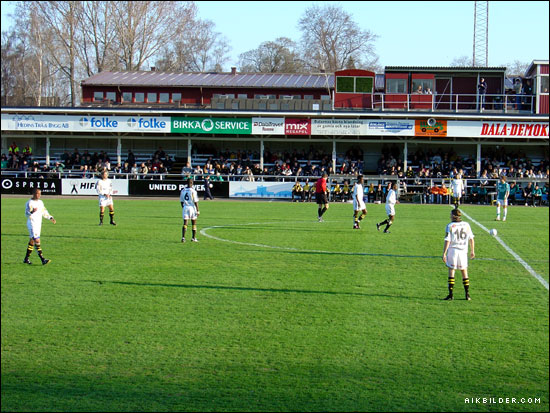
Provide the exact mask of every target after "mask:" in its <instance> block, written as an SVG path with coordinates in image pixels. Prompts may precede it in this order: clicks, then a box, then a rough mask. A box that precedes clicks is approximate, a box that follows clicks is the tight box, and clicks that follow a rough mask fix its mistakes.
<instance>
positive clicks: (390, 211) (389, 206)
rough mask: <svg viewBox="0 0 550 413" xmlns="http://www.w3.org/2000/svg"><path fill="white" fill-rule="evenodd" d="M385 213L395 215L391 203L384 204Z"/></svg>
mask: <svg viewBox="0 0 550 413" xmlns="http://www.w3.org/2000/svg"><path fill="white" fill-rule="evenodd" d="M386 214H387V215H389V216H394V215H395V207H394V206H393V205H391V204H386Z"/></svg>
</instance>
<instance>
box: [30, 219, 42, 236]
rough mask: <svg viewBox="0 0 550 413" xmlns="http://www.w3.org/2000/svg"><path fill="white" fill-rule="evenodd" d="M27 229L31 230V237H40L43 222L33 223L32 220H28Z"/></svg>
mask: <svg viewBox="0 0 550 413" xmlns="http://www.w3.org/2000/svg"><path fill="white" fill-rule="evenodd" d="M27 229H28V230H29V237H31V238H32V239H38V238H40V230H41V229H42V224H38V225H36V224H35V225H33V224H32V223H31V222H30V221H27Z"/></svg>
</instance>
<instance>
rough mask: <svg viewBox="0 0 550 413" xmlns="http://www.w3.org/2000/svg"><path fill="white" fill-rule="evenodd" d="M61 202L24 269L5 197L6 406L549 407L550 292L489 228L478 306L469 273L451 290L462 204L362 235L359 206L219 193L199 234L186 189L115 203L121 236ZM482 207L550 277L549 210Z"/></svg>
mask: <svg viewBox="0 0 550 413" xmlns="http://www.w3.org/2000/svg"><path fill="white" fill-rule="evenodd" d="M43 201H44V203H45V205H46V207H47V208H48V210H49V211H50V213H51V214H53V215H54V216H55V218H56V219H57V224H56V225H53V224H52V223H50V222H47V221H44V223H43V227H42V247H43V250H44V254H45V256H46V258H49V259H51V260H52V262H51V263H50V264H49V265H47V266H44V267H43V266H41V265H39V263H40V261H39V259H38V257H37V256H36V252H33V255H32V256H31V261H33V262H34V264H33V265H32V266H25V265H23V264H22V260H23V257H24V254H25V250H26V245H27V241H28V235H27V230H26V218H25V216H24V205H25V202H26V198H2V218H1V223H2V229H1V237H2V388H1V393H2V411H548V408H549V404H548V399H549V391H548V386H549V382H548V369H549V365H548V360H549V356H548V351H549V341H548V333H549V331H548V330H549V329H548V310H549V308H548V290H547V289H546V288H545V287H544V286H543V285H541V283H540V282H539V281H537V280H536V279H535V278H533V277H532V276H531V275H530V274H529V273H528V272H527V271H526V270H525V268H524V267H523V266H521V265H520V264H519V263H518V262H517V261H516V260H515V259H514V258H513V257H512V256H511V255H510V254H509V253H508V252H506V250H505V249H504V248H503V247H502V246H501V245H500V244H499V243H498V242H497V241H496V240H495V239H494V238H492V237H491V236H489V234H487V233H486V232H484V231H482V230H481V229H480V228H479V227H478V226H476V225H475V224H472V229H473V231H474V234H475V235H476V238H475V241H476V254H477V257H478V258H477V259H475V260H473V261H471V263H470V268H469V272H470V279H471V287H470V292H471V295H472V299H473V301H471V302H467V301H465V300H464V299H463V297H464V294H463V289H462V285H461V282H460V276H457V283H456V287H455V296H456V299H455V301H453V302H446V301H442V300H441V299H442V298H443V297H444V296H445V295H446V294H447V282H446V281H447V269H446V267H445V265H444V264H443V262H442V260H441V253H442V249H443V237H444V231H445V226H446V224H447V223H448V222H449V213H450V210H451V208H450V207H449V206H440V205H409V204H398V205H397V206H396V220H395V224H394V225H393V227H392V228H391V234H383V233H381V232H377V231H376V227H375V223H376V222H380V221H382V220H383V219H385V212H384V206H383V205H372V204H368V205H367V208H368V211H369V213H368V215H367V218H366V219H365V220H364V221H363V222H362V228H361V230H353V229H352V224H353V220H352V206H351V205H350V204H331V207H330V209H329V210H328V212H327V213H326V214H325V222H323V223H318V222H317V219H316V214H317V208H316V205H314V204H312V203H307V204H303V203H289V202H288V203H287V202H271V203H270V202H253V201H247V202H238V201H214V202H201V203H200V209H201V215H200V217H199V221H198V227H199V231H202V233H199V235H198V238H199V240H200V242H199V243H191V242H187V243H185V244H182V243H181V242H180V238H181V224H182V221H181V207H180V205H179V202H178V201H177V200H175V199H169V200H168V199H167V200H131V199H116V200H115V208H116V216H115V217H116V221H117V222H118V224H119V225H118V226H117V227H111V226H110V225H108V224H107V225H104V226H103V227H98V226H97V222H98V207H97V199H96V198H76V199H56V198H53V197H48V196H44V197H43ZM463 209H464V211H465V212H466V213H467V214H469V215H470V216H471V217H472V218H474V219H475V220H477V221H478V222H480V223H482V224H483V225H485V226H486V227H488V228H497V229H498V231H499V236H500V237H501V238H502V240H503V241H504V242H505V243H506V244H507V245H508V246H509V247H510V248H511V249H512V250H514V251H515V252H516V253H517V254H518V255H519V256H520V257H521V258H523V259H524V260H525V261H526V262H527V263H528V264H529V265H530V266H531V267H532V268H533V269H534V270H535V271H536V272H537V273H538V274H539V275H540V276H541V277H542V278H544V279H545V280H546V281H548V276H549V264H548V257H549V248H548V236H549V222H548V209H547V208H528V207H511V208H510V212H509V214H508V222H505V223H503V222H494V221H492V220H493V219H494V217H495V208H494V207H480V206H468V205H466V206H464V208H463ZM106 221H108V219H107V217H106ZM189 231H190V230H189ZM189 238H190V234H189V235H188V239H189ZM476 398H478V399H479V400H478V401H476ZM483 398H485V401H484V400H483ZM499 398H502V399H505V398H508V399H509V400H508V402H506V400H503V401H502V402H500V400H499ZM512 398H514V399H515V401H516V402H515V403H512V400H511V399H512ZM522 399H523V400H522ZM522 401H523V402H522Z"/></svg>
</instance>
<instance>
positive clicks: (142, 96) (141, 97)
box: [135, 92, 145, 103]
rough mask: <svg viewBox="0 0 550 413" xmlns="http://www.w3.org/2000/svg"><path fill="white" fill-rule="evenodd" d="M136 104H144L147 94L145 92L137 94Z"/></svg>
mask: <svg viewBox="0 0 550 413" xmlns="http://www.w3.org/2000/svg"><path fill="white" fill-rule="evenodd" d="M135 96H136V102H138V103H143V102H145V93H143V92H136V95H135Z"/></svg>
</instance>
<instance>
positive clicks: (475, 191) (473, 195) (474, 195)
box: [469, 182, 481, 205]
mask: <svg viewBox="0 0 550 413" xmlns="http://www.w3.org/2000/svg"><path fill="white" fill-rule="evenodd" d="M469 201H470V203H471V204H477V205H479V204H480V202H481V200H480V195H479V187H478V186H477V183H476V182H474V183H473V185H472V187H471V188H470V197H469Z"/></svg>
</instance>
